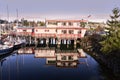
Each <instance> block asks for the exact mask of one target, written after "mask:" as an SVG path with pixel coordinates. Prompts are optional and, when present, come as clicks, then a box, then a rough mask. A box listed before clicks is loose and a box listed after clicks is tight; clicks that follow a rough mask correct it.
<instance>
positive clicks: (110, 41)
mask: <svg viewBox="0 0 120 80" xmlns="http://www.w3.org/2000/svg"><path fill="white" fill-rule="evenodd" d="M112 12H113V15H112V16H110V17H111V20H108V21H107V24H108V25H109V26H110V28H108V30H109V33H108V35H107V36H106V38H105V40H104V41H102V42H100V43H101V45H102V48H101V51H102V52H104V53H111V52H113V51H119V50H120V9H119V8H114V9H113V11H112Z"/></svg>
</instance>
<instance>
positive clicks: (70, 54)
mask: <svg viewBox="0 0 120 80" xmlns="http://www.w3.org/2000/svg"><path fill="white" fill-rule="evenodd" d="M18 54H34V57H35V58H46V65H54V66H56V67H77V65H78V64H79V63H80V62H79V59H80V58H86V54H85V53H84V51H83V50H82V49H78V50H77V49H76V50H60V49H55V48H22V49H19V50H18Z"/></svg>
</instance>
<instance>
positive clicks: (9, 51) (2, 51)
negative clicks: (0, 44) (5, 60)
mask: <svg viewBox="0 0 120 80" xmlns="http://www.w3.org/2000/svg"><path fill="white" fill-rule="evenodd" d="M11 52H13V47H11V48H8V49H2V50H0V55H4V54H8V53H11Z"/></svg>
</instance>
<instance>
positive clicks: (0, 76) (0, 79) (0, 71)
mask: <svg viewBox="0 0 120 80" xmlns="http://www.w3.org/2000/svg"><path fill="white" fill-rule="evenodd" d="M0 64H2V63H1V62H0ZM0 80H2V66H1V65H0Z"/></svg>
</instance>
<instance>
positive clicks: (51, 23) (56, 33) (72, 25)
mask: <svg viewBox="0 0 120 80" xmlns="http://www.w3.org/2000/svg"><path fill="white" fill-rule="evenodd" d="M81 22H84V23H87V21H86V20H46V21H45V23H46V25H45V26H39V27H37V26H34V27H18V28H17V35H19V36H21V35H22V36H31V37H34V38H35V39H34V42H35V43H39V42H38V41H37V40H38V39H39V40H41V39H45V40H46V41H45V43H46V44H47V43H49V42H50V40H49V39H50V38H52V39H53V40H55V44H61V40H66V42H67V41H68V40H74V44H76V40H77V39H80V38H83V37H84V35H85V32H86V28H84V27H81ZM31 37H29V40H30V41H29V42H30V43H31ZM67 43H68V42H67Z"/></svg>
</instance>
